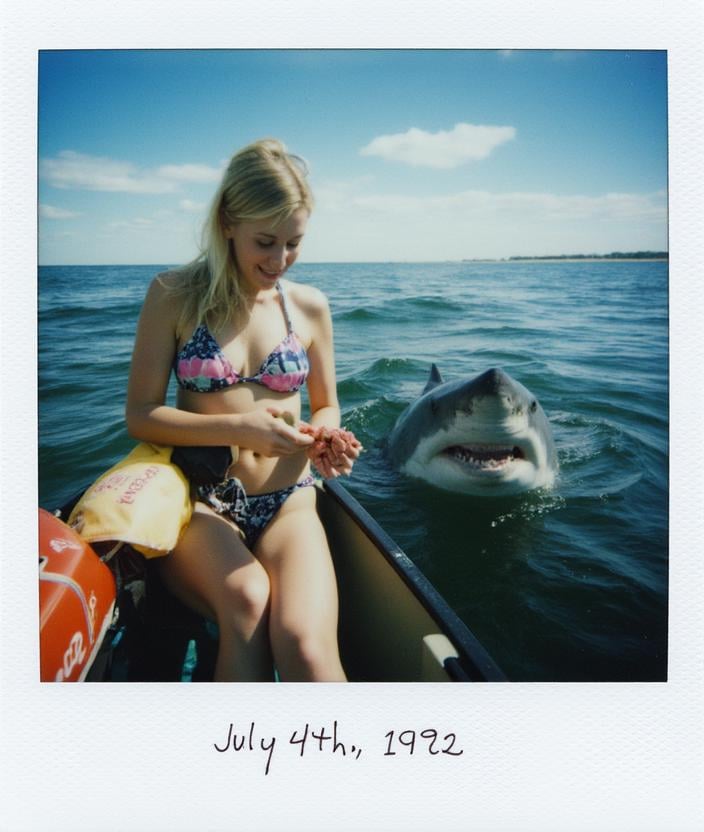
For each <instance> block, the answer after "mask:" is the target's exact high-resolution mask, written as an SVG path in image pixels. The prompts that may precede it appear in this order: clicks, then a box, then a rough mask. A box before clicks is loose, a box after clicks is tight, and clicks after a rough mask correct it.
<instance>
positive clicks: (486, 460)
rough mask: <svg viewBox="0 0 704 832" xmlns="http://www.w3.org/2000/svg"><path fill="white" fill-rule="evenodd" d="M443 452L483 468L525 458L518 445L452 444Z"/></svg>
mask: <svg viewBox="0 0 704 832" xmlns="http://www.w3.org/2000/svg"><path fill="white" fill-rule="evenodd" d="M443 454H445V455H446V456H449V457H450V458H452V459H454V460H456V461H457V462H462V463H464V464H465V465H471V466H473V467H474V468H483V469H492V468H501V467H502V466H504V465H507V464H508V463H509V462H513V461H514V460H516V459H525V455H524V453H523V451H521V449H520V448H519V447H518V446H517V445H513V446H510V447H509V446H506V445H490V444H482V445H451V446H450V447H449V448H445V450H444V451H443Z"/></svg>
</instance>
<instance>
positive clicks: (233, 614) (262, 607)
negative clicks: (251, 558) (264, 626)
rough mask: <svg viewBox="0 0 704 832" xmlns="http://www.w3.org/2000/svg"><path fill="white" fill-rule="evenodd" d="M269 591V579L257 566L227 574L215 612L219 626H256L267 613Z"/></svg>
mask: <svg viewBox="0 0 704 832" xmlns="http://www.w3.org/2000/svg"><path fill="white" fill-rule="evenodd" d="M270 591H271V589H270V585H269V576H268V575H267V574H266V572H265V571H264V569H262V567H261V566H259V565H258V564H256V565H255V564H253V565H252V566H251V567H244V568H241V569H236V570H235V571H234V572H232V573H230V574H229V575H227V576H226V578H225V580H224V581H223V584H222V589H221V593H220V597H219V599H218V609H217V610H216V612H217V616H218V619H219V622H220V625H221V626H222V624H223V623H227V622H232V623H234V624H235V625H236V626H241V625H242V624H243V623H244V624H245V625H247V624H251V625H256V624H257V623H258V622H259V621H261V620H262V619H263V618H264V617H265V616H266V615H267V613H268V610H269V596H270Z"/></svg>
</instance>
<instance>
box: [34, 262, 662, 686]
mask: <svg viewBox="0 0 704 832" xmlns="http://www.w3.org/2000/svg"><path fill="white" fill-rule="evenodd" d="M162 268H163V266H95V267H88V266H75V267H72V266H54V267H42V268H40V272H39V431H40V435H39V443H40V448H39V466H40V467H39V497H40V504H41V505H43V506H45V507H47V508H53V507H55V506H57V505H60V504H61V503H62V502H63V501H65V500H66V499H67V498H68V497H70V496H71V495H72V494H73V493H75V491H76V490H77V489H78V488H80V487H82V486H84V485H86V484H88V483H90V482H91V481H92V480H93V479H95V478H96V477H97V476H98V475H99V474H100V473H102V472H103V471H104V470H105V469H106V468H108V467H109V466H110V465H111V464H112V463H113V462H114V461H116V460H117V459H118V458H119V457H120V456H122V455H124V454H125V453H127V451H128V450H129V449H130V448H131V447H132V445H133V442H132V440H131V439H130V438H129V437H128V436H127V433H126V430H125V426H124V416H123V413H124V400H125V390H126V384H127V376H128V372H129V363H130V353H131V347H132V339H133V335H134V327H135V323H136V319H137V315H138V313H139V308H140V305H141V301H142V298H143V296H144V292H145V290H146V287H147V285H148V283H149V281H150V279H151V277H152V276H153V275H154V274H155V273H156V272H157V271H160V270H161V269H162ZM291 277H292V278H293V279H296V280H299V281H301V282H308V283H311V284H313V285H316V286H318V287H320V288H321V289H322V290H323V291H324V292H325V293H326V294H327V296H328V298H329V300H330V304H331V308H332V310H333V322H334V327H335V344H336V363H337V374H338V389H339V395H340V401H341V405H342V410H343V421H344V423H345V425H346V426H347V427H349V428H350V429H352V430H353V431H354V432H355V433H356V434H357V435H358V436H359V438H360V439H361V440H362V442H363V444H364V446H365V448H366V451H365V453H364V454H363V456H362V458H361V460H360V461H359V462H358V464H357V466H356V467H355V471H354V473H353V476H352V477H351V478H350V479H349V480H348V481H347V482H346V486H347V487H348V488H349V490H350V491H351V492H352V493H353V494H354V496H355V497H356V498H357V499H358V500H359V501H360V502H361V503H362V504H363V505H364V506H365V508H366V509H367V510H368V511H369V512H370V513H371V514H372V515H373V516H374V517H375V518H376V519H377V520H378V522H379V523H381V525H382V526H383V527H384V528H385V529H386V530H387V531H388V532H389V534H391V536H392V537H393V538H395V540H396V541H397V542H398V543H399V545H400V546H401V547H402V548H403V549H404V550H405V551H406V553H407V554H408V555H409V557H411V558H412V560H414V561H415V562H416V564H417V565H418V566H419V568H420V569H421V570H422V571H423V572H424V573H425V574H426V575H427V577H428V578H430V580H431V581H432V582H433V583H434V584H435V586H436V587H437V589H438V590H439V591H440V592H441V594H442V595H443V596H444V597H445V598H446V600H447V601H448V603H449V604H450V605H451V606H452V607H453V608H454V609H455V611H456V612H457V613H458V615H459V616H460V617H461V618H462V619H463V620H464V621H465V622H466V623H467V625H468V626H469V627H470V629H471V630H472V631H473V632H474V633H475V635H476V636H477V637H478V638H479V639H480V640H481V641H482V642H483V644H484V645H485V647H486V648H487V649H488V650H489V652H490V653H491V654H492V656H493V657H494V659H495V660H496V661H497V663H498V664H499V665H500V666H501V667H502V668H503V670H504V671H505V673H506V674H507V676H508V677H509V678H510V679H512V680H516V681H660V680H664V679H665V678H666V674H667V598H668V433H669V430H668V267H667V263H664V262H616V261H600V262H590V261H578V262H568V261H551V262H531V261H528V262H525V261H521V262H509V263H474V262H472V263H429V264H424V263H418V264H397V263H378V264H366V263H365V264H336V263H331V264H315V265H306V264H297V265H296V267H295V269H294V271H293V272H292V274H291ZM431 362H435V363H436V364H437V365H438V367H439V368H440V370H441V372H442V374H443V376H444V378H446V379H448V380H450V379H456V378H460V377H471V376H473V375H475V374H476V373H478V372H480V371H482V370H485V369H487V368H489V367H492V366H500V367H503V368H504V369H505V370H507V371H508V372H509V373H510V374H511V375H512V376H513V377H514V378H516V379H517V380H518V381H520V382H521V383H523V384H524V385H525V386H527V387H528V388H529V389H530V390H531V391H532V392H533V393H534V394H535V395H536V396H537V397H538V398H539V400H540V401H541V404H542V406H543V408H544V410H545V412H546V413H547V415H548V417H549V419H550V422H551V425H552V428H553V432H554V436H555V441H556V444H557V449H558V454H559V459H560V474H559V477H558V479H557V482H556V483H555V485H554V486H553V487H552V488H551V489H550V490H548V491H542V492H534V493H530V494H525V495H520V496H516V497H512V498H504V499H497V498H492V499H487V498H479V497H467V496H461V495H458V494H451V493H448V492H444V491H440V490H438V489H435V488H433V487H431V486H428V485H426V484H424V483H420V482H417V481H414V480H410V479H408V478H406V477H404V476H402V475H400V474H398V473H397V472H396V471H394V470H393V469H392V467H391V466H390V464H389V462H388V458H387V451H386V442H387V437H388V435H389V433H390V431H391V429H392V427H393V425H394V423H395V421H396V419H397V417H398V416H399V415H400V414H401V413H402V412H403V410H404V408H405V407H406V406H407V405H408V403H409V402H411V401H412V400H413V399H414V398H415V397H416V396H417V395H418V394H419V393H420V391H421V390H422V388H423V387H424V385H425V382H426V379H427V376H428V372H429V369H430V365H431ZM172 393H173V390H172Z"/></svg>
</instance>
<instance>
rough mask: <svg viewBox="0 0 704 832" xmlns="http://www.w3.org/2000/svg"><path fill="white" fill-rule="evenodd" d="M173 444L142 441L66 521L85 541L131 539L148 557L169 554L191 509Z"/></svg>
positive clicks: (90, 490)
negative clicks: (176, 462)
mask: <svg viewBox="0 0 704 832" xmlns="http://www.w3.org/2000/svg"><path fill="white" fill-rule="evenodd" d="M172 451H173V448H171V447H170V446H169V447H165V446H163V445H151V444H149V443H147V442H141V443H140V444H139V445H137V447H136V448H134V449H133V450H132V451H131V453H129V454H128V455H127V456H126V457H125V458H124V459H122V460H120V462H118V463H117V464H116V465H113V467H112V468H110V470H109V471H106V472H105V473H104V474H103V475H102V476H101V477H99V478H98V479H97V480H96V481H95V482H94V483H93V485H91V486H90V488H88V490H87V491H86V492H85V493H84V494H83V496H82V497H81V499H80V500H79V501H78V503H77V504H76V506H75V507H74V509H73V511H72V512H71V514H70V516H69V518H68V525H69V526H72V527H73V528H75V530H76V531H77V532H78V534H80V536H81V537H82V538H83V539H84V540H87V541H88V542H90V543H93V542H98V541H106V540H114V541H122V542H123V543H129V544H131V545H132V546H133V547H134V548H135V549H137V550H138V551H139V552H141V553H142V554H143V555H144V556H145V557H147V558H154V557H159V556H161V555H166V554H168V553H169V552H170V551H171V550H172V549H174V547H175V546H176V544H177V543H178V540H179V538H180V537H181V534H182V533H183V531H184V529H185V528H186V526H187V525H188V522H189V520H190V519H191V514H192V512H193V504H192V501H191V498H190V489H189V484H188V480H187V479H186V477H185V476H184V474H183V472H182V471H181V469H180V468H179V467H178V466H176V465H173V464H172V462H171V452H172Z"/></svg>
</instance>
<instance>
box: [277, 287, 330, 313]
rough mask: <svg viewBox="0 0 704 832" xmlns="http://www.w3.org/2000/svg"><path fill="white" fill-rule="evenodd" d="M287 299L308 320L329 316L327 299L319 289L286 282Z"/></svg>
mask: <svg viewBox="0 0 704 832" xmlns="http://www.w3.org/2000/svg"><path fill="white" fill-rule="evenodd" d="M284 288H285V290H286V294H287V297H290V298H291V300H292V301H293V303H294V304H295V305H296V306H297V307H298V308H299V309H300V310H301V312H303V313H304V314H305V315H306V316H307V317H309V318H314V319H315V318H320V316H321V315H327V314H329V310H330V306H329V304H328V299H327V297H326V296H325V294H324V293H323V292H321V291H320V289H318V288H316V287H315V286H309V285H307V284H305V283H294V282H293V281H292V280H286V282H285V286H284Z"/></svg>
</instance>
